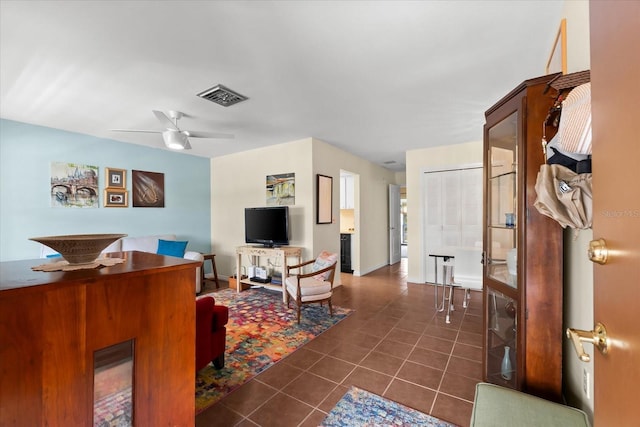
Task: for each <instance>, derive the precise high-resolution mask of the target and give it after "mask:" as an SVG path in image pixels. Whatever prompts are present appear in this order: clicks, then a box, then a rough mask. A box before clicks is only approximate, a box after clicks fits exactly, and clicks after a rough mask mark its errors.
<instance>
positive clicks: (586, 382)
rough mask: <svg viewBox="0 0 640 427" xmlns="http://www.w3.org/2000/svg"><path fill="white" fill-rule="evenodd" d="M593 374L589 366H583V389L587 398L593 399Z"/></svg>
mask: <svg viewBox="0 0 640 427" xmlns="http://www.w3.org/2000/svg"><path fill="white" fill-rule="evenodd" d="M590 390H591V376H590V375H589V371H587V368H582V391H583V392H584V395H585V396H586V397H587V399H591V392H590Z"/></svg>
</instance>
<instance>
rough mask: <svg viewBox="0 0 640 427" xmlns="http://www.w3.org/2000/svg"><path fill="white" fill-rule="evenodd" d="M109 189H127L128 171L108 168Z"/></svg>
mask: <svg viewBox="0 0 640 427" xmlns="http://www.w3.org/2000/svg"><path fill="white" fill-rule="evenodd" d="M106 171H107V188H122V189H125V188H127V170H126V169H114V168H106Z"/></svg>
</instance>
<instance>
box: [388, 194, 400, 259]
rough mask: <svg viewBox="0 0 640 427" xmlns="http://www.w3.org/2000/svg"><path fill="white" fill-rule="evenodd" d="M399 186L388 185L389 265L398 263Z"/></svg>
mask: <svg viewBox="0 0 640 427" xmlns="http://www.w3.org/2000/svg"><path fill="white" fill-rule="evenodd" d="M401 232H402V230H401V228H400V186H399V185H393V184H389V265H392V264H395V263H397V262H400V257H401V253H400V238H401Z"/></svg>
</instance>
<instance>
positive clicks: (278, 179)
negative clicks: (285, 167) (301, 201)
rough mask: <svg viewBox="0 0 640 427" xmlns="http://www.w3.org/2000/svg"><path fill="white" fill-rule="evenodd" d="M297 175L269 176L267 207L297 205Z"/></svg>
mask: <svg viewBox="0 0 640 427" xmlns="http://www.w3.org/2000/svg"><path fill="white" fill-rule="evenodd" d="M295 182H296V174H295V173H283V174H279V175H267V187H266V190H267V206H284V205H295V204H296V185H295Z"/></svg>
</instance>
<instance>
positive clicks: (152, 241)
mask: <svg viewBox="0 0 640 427" xmlns="http://www.w3.org/2000/svg"><path fill="white" fill-rule="evenodd" d="M160 239H162V240H176V235H175V234H162V235H157V236H140V237H123V238H122V239H119V240H117V241H115V242H113V243H112V244H110V245H109V246H107V248H106V249H105V250H104V251H102V253H103V254H106V253H110V252H126V251H140V252H150V253H153V254H155V253H156V252H157V250H158V240H160ZM55 255H57V252H56V251H54V250H53V249H51V248H50V247H48V246H44V245H42V246H41V248H40V257H41V258H50V257H52V256H55ZM184 259H189V260H193V261H200V262H202V261H204V256H203V255H202V254H201V253H200V252H194V251H185V253H184ZM201 268H202V266H200V267H198V268H197V269H196V289H195V291H196V293H197V294H199V293H200V290H201V288H202V280H201V273H200V269H201Z"/></svg>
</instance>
